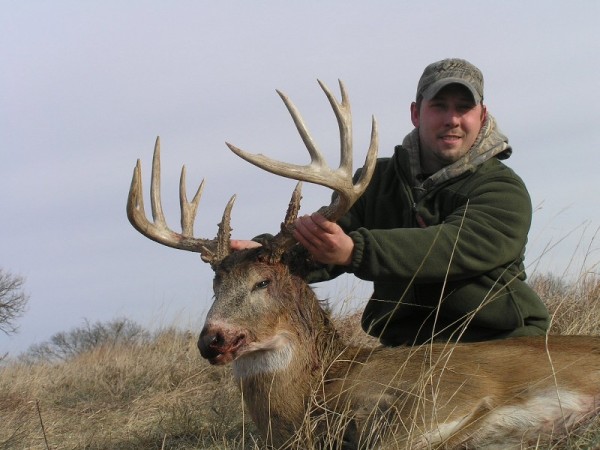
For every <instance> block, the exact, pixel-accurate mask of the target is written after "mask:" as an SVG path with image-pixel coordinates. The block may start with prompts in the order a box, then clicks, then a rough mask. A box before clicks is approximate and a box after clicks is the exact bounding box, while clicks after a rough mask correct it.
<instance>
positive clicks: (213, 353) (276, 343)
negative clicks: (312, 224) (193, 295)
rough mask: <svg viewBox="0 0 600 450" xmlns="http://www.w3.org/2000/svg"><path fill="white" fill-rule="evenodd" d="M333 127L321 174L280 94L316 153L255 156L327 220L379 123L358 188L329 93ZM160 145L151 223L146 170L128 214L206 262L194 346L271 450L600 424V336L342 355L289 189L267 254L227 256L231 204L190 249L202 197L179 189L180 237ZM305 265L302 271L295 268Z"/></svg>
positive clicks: (345, 204) (463, 442)
mask: <svg viewBox="0 0 600 450" xmlns="http://www.w3.org/2000/svg"><path fill="white" fill-rule="evenodd" d="M321 86H322V88H323V90H324V91H325V94H326V95H327V97H328V99H329V101H330V103H331V105H332V107H333V109H334V111H335V115H336V117H337V120H338V124H339V128H340V135H341V141H342V144H341V164H340V167H339V168H338V169H337V170H335V171H333V170H331V169H329V168H328V167H327V166H326V164H325V163H324V160H323V157H322V156H321V154H320V152H319V150H318V149H317V148H316V146H315V144H314V142H313V140H312V138H311V137H310V135H309V134H308V131H307V129H306V127H305V125H304V123H303V121H302V118H301V117H300V115H299V113H298V111H297V110H296V108H295V107H294V105H293V104H292V103H291V102H290V101H289V100H288V99H287V97H285V96H284V95H283V94H281V93H280V95H281V97H282V99H283V101H284V103H285V104H286V106H287V108H288V109H289V111H290V113H291V115H292V117H293V120H294V122H295V123H296V126H297V128H298V131H299V132H300V134H301V136H302V139H303V140H304V142H305V144H306V146H307V148H308V151H309V152H310V155H311V159H312V161H311V164H310V165H309V166H295V165H290V164H283V163H279V162H275V161H272V160H270V159H268V158H266V157H263V156H261V155H250V154H247V153H245V152H244V151H242V150H240V149H238V148H236V147H234V146H232V145H229V144H228V145H229V147H230V148H231V150H232V151H234V152H235V153H236V154H237V155H239V156H241V157H242V158H244V159H246V160H248V161H250V162H251V163H253V164H256V165H258V166H259V167H261V168H263V169H266V170H268V171H271V172H273V173H276V174H279V175H283V176H287V177H290V178H294V179H297V180H304V181H310V182H313V183H319V184H323V185H325V186H329V187H330V188H332V189H334V190H335V191H336V192H337V196H335V199H334V201H333V202H332V204H331V205H329V206H328V207H326V208H322V210H321V212H322V213H323V214H324V215H325V216H326V217H328V218H329V219H331V220H336V219H338V218H339V217H341V215H343V214H344V213H345V212H346V211H347V210H348V209H349V208H350V206H351V205H352V203H353V202H354V201H355V200H356V198H357V197H359V196H360V195H361V193H362V192H363V191H364V189H365V188H366V186H367V184H368V182H369V178H370V176H371V173H372V169H373V165H374V162H375V158H376V152H377V130H376V124H375V121H374V120H373V129H372V135H371V145H370V149H369V151H368V155H367V159H366V163H365V167H364V169H363V171H362V177H361V178H360V180H358V181H357V183H356V184H353V183H352V148H351V147H352V143H351V114H350V105H349V103H348V99H347V96H346V92H345V89H344V87H343V85H342V84H341V83H340V88H341V92H342V101H341V103H338V102H337V100H336V99H335V98H334V97H333V95H332V94H331V92H330V91H329V90H328V89H327V88H326V87H325V86H324V85H321ZM159 158H160V156H159V142H158V140H157V144H156V148H155V154H154V161H153V168H152V186H151V195H152V215H153V219H154V220H153V222H150V221H149V220H148V219H146V216H145V213H144V207H143V200H142V187H141V169H140V165H139V161H138V165H137V167H136V168H135V171H134V175H133V180H132V185H131V191H130V193H129V200H128V204H127V213H128V216H129V220H130V221H131V223H132V224H133V226H134V227H135V228H136V229H137V230H138V231H140V232H141V233H142V234H144V235H145V236H147V237H149V238H150V239H153V240H155V241H157V242H160V243H162V244H165V245H168V246H171V247H174V248H179V249H184V250H189V251H193V252H198V253H200V254H201V256H202V259H203V260H204V261H205V262H209V263H210V264H211V266H212V269H213V270H214V271H215V278H214V294H215V300H214V303H213V305H212V307H211V308H210V311H209V312H208V316H207V318H206V324H205V326H204V328H203V330H202V332H201V334H200V338H199V341H198V347H199V348H200V352H201V354H202V356H203V357H204V358H206V359H208V361H209V362H210V363H211V364H217V365H221V364H227V363H232V365H233V374H234V377H235V378H236V380H237V381H238V382H239V384H240V387H241V390H242V394H243V399H244V402H245V404H246V406H247V408H248V410H249V412H250V414H251V416H252V419H253V420H254V422H255V423H256V425H257V427H258V429H259V430H260V432H261V433H262V435H263V437H264V440H265V443H266V444H267V445H268V446H274V447H277V448H291V447H294V448H336V449H337V448H343V449H358V448H361V449H362V448H381V449H388V448H440V447H441V448H502V449H505V448H521V446H523V445H526V444H528V443H533V444H536V443H539V442H544V441H546V440H548V439H551V438H553V437H556V436H558V435H563V434H564V433H568V432H569V430H571V429H572V428H573V427H574V426H575V425H577V424H580V423H581V422H583V421H584V420H585V419H587V418H589V417H591V416H592V415H593V414H595V413H597V412H598V407H599V404H598V402H599V400H600V338H598V337H584V336H547V337H531V338H514V339H507V340H503V341H492V342H484V343H473V344H452V343H431V344H427V345H422V346H419V347H397V348H385V347H380V348H375V349H373V348H360V347H353V346H347V345H345V344H344V343H343V342H342V340H341V339H340V337H339V335H338V333H337V332H336V330H335V328H334V326H333V325H332V323H331V320H330V318H329V316H328V314H327V313H326V312H325V311H324V309H323V308H322V306H321V304H320V303H319V300H317V298H316V297H315V295H314V293H313V291H312V290H311V289H310V288H309V287H308V286H307V284H306V283H305V282H304V281H303V279H302V278H301V277H300V276H298V274H297V273H296V268H297V264H299V263H302V262H301V261H300V262H299V261H297V258H298V252H294V249H297V245H296V246H295V242H294V240H293V238H291V233H290V231H291V229H292V228H293V223H294V219H295V217H296V213H297V210H298V207H299V197H300V194H299V189H297V190H296V191H295V195H294V197H293V200H292V202H291V203H290V208H289V210H288V214H287V217H286V220H285V222H284V224H283V225H282V228H281V232H280V233H279V234H278V235H276V236H275V237H274V238H273V239H272V240H271V241H270V242H267V243H265V245H264V246H263V247H262V248H258V249H252V250H243V251H238V252H233V253H232V252H231V251H230V246H229V239H230V230H231V229H230V226H229V222H230V213H231V207H232V204H233V198H232V200H231V201H230V202H229V204H228V205H227V208H226V209H225V213H224V214H223V219H222V222H221V223H220V224H219V231H218V234H217V237H216V238H215V239H199V238H194V237H193V230H192V226H193V222H194V216H195V214H196V209H197V206H198V202H199V199H200V194H201V188H202V185H201V186H200V188H199V189H198V193H197V194H196V195H195V197H194V199H193V200H192V202H188V200H187V198H186V194H185V171H184V170H182V178H181V185H180V197H181V210H182V228H183V231H182V233H181V234H180V233H176V232H173V231H171V230H170V229H169V228H168V227H167V225H166V222H165V219H164V216H163V213H162V208H161V203H160V192H159V191H160V187H159V180H160V160H159ZM300 265H301V264H300Z"/></svg>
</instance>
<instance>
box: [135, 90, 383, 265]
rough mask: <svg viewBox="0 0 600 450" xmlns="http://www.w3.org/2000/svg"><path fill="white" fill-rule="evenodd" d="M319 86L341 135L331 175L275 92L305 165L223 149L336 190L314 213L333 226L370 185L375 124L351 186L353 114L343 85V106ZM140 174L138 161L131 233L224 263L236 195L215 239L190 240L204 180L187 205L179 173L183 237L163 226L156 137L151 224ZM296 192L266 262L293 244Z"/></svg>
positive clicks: (278, 172) (299, 121)
mask: <svg viewBox="0 0 600 450" xmlns="http://www.w3.org/2000/svg"><path fill="white" fill-rule="evenodd" d="M319 85H320V86H321V88H322V89H323V91H324V92H325V95H326V96H327V98H328V99H329V103H330V104H331V106H332V108H333V111H334V113H335V116H336V118H337V122H338V126H339V130H340V142H341V145H340V165H339V167H338V168H337V169H335V170H333V169H331V168H330V167H329V166H328V165H327V163H326V162H325V159H324V158H323V155H322V154H321V152H320V151H319V149H318V148H317V146H316V144H315V142H314V140H313V138H312V137H311V136H310V133H309V132H308V129H307V128H306V125H305V124H304V121H303V119H302V117H301V116H300V113H299V112H298V110H297V109H296V107H295V106H294V104H293V103H292V102H291V100H290V99H289V98H288V97H287V96H286V95H284V94H283V93H281V92H280V91H277V93H278V94H279V96H280V97H281V99H282V100H283V102H284V103H285V106H286V107H287V109H288V111H289V112H290V114H291V116H292V119H293V120H294V123H295V124H296V128H297V129H298V132H299V133H300V136H301V137H302V140H303V141H304V144H305V145H306V148H307V149H308V153H309V154H310V157H311V162H310V164H308V165H305V166H300V165H296V164H289V163H282V162H279V161H275V160H273V159H270V158H268V157H266V156H263V155H260V154H258V155H254V154H251V153H247V152H245V151H244V150H241V149H239V148H237V147H235V146H234V145H231V144H229V143H227V146H228V147H229V148H230V149H231V150H232V151H233V152H234V153H235V154H236V155H238V156H239V157H241V158H243V159H245V160H246V161H248V162H250V163H252V164H254V165H256V166H258V167H260V168H261V169H264V170H267V171H269V172H271V173H274V174H276V175H281V176H284V177H287V178H292V179H295V180H299V181H308V182H310V183H316V184H320V185H323V186H326V187H329V188H331V189H333V190H334V191H335V195H333V198H332V201H331V204H329V205H328V206H324V207H322V208H321V209H319V212H320V213H321V214H323V216H325V217H326V218H327V219H329V220H331V221H337V220H339V219H340V218H341V217H342V216H343V215H344V214H345V213H346V212H347V211H348V210H349V209H350V208H351V207H352V205H353V204H354V202H355V201H356V200H357V199H358V198H359V197H360V196H361V195H362V193H363V192H364V191H365V189H366V188H367V185H368V184H369V181H370V180H371V176H372V175H373V171H374V169H375V162H376V159H377V148H378V139H377V122H376V121H375V118H374V117H373V119H372V127H371V142H370V145H369V150H368V152H367V157H366V160H365V164H364V166H363V169H362V171H361V174H360V176H359V178H358V180H357V181H356V183H354V182H353V180H352V172H353V168H352V113H351V112H350V103H349V101H348V95H347V93H346V89H345V87H344V85H343V83H342V82H341V81H340V82H339V85H340V90H341V93H342V101H341V103H338V101H337V100H336V99H335V97H334V96H333V94H332V93H331V91H330V90H329V89H328V88H327V86H325V84H323V83H322V82H321V81H319ZM141 172H142V169H141V165H140V161H139V160H138V162H137V165H136V167H135V169H134V172H133V179H132V180H131V188H130V190H129V197H128V200H127V217H128V218H129V221H130V222H131V224H132V225H133V226H134V228H135V229H136V230H138V231H139V232H140V233H142V234H143V235H144V236H146V237H148V238H150V239H152V240H154V241H156V242H159V243H161V244H163V245H167V246H169V247H173V248H178V249H182V250H188V251H192V252H197V253H200V255H201V256H202V259H203V260H204V261H205V262H208V263H210V264H211V266H212V267H213V269H214V268H215V267H216V266H217V265H218V264H219V263H220V262H221V261H222V260H223V258H225V257H226V256H227V255H228V254H229V253H230V252H231V249H230V244H229V240H230V235H231V226H230V217H231V208H232V207H233V202H234V200H235V196H233V197H231V199H230V200H229V203H228V204H227V206H226V208H225V212H224V213H223V219H222V220H221V223H220V224H219V231H218V233H217V237H216V238H215V239H201V238H195V237H193V234H194V231H193V227H194V220H195V218H196V211H197V209H198V203H199V202H200V197H201V196H202V190H203V188H204V181H202V183H201V184H200V187H199V188H198V191H197V192H196V195H194V198H193V200H192V201H191V202H188V200H187V195H186V189H185V166H183V168H182V169H181V180H180V183H179V199H180V207H181V228H182V232H181V233H176V232H174V231H172V230H171V229H170V228H169V227H168V226H167V223H166V220H165V217H164V214H163V211H162V205H161V200H160V139H159V138H157V139H156V145H155V147H154V158H153V161H152V182H151V186H150V193H151V203H152V219H153V222H150V221H149V220H148V219H147V218H146V213H145V211H144V201H143V195H142V181H141V178H142V175H141ZM300 187H301V183H298V186H297V187H296V189H295V190H294V194H293V196H292V200H291V201H290V205H289V208H288V212H287V215H286V218H285V221H284V222H283V223H282V225H281V231H280V232H279V233H278V234H277V235H276V236H275V237H274V239H273V240H272V241H271V242H270V243H269V244H268V247H269V251H270V258H269V259H271V260H277V259H279V258H281V255H283V253H284V252H285V251H286V250H288V249H289V248H290V247H291V246H293V245H294V244H295V243H296V241H295V240H294V238H293V236H292V231H293V229H294V222H295V219H296V217H297V214H298V210H299V209H300V198H301V195H300Z"/></svg>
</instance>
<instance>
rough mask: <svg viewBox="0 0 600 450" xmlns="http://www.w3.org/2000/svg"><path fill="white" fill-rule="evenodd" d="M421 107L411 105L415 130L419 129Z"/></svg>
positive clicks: (414, 104) (413, 103)
mask: <svg viewBox="0 0 600 450" xmlns="http://www.w3.org/2000/svg"><path fill="white" fill-rule="evenodd" d="M419 118H420V116H419V105H417V103H416V102H412V103H411V104H410V120H411V122H412V124H413V125H414V126H415V128H418V127H419Z"/></svg>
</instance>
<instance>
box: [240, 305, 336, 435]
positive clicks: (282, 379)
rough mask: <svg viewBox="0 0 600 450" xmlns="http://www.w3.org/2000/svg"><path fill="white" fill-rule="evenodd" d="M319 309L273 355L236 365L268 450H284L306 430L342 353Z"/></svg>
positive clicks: (276, 344) (281, 338)
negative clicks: (281, 449) (326, 376)
mask: <svg viewBox="0 0 600 450" xmlns="http://www.w3.org/2000/svg"><path fill="white" fill-rule="evenodd" d="M317 307H318V309H317V310H315V311H312V313H311V314H304V315H302V316H303V317H302V322H303V323H304V324H305V325H306V324H307V323H308V324H309V326H308V327H302V326H301V325H300V324H295V325H294V327H293V328H295V330H294V331H295V332H294V331H292V330H288V331H284V332H281V333H279V334H278V336H277V338H276V339H273V344H272V347H271V348H270V349H269V351H265V352H256V354H253V355H248V356H251V358H249V357H245V358H240V359H239V360H236V361H234V365H233V373H234V376H235V378H236V379H237V381H238V382H239V386H240V389H241V392H242V396H243V399H244V403H245V404H246V407H247V408H248V411H249V413H250V415H251V417H252V420H253V421H254V423H255V424H256V425H257V427H258V428H259V430H260V431H261V433H262V435H263V436H264V437H265V439H266V440H267V443H269V444H273V445H276V446H282V445H283V444H285V442H286V441H287V440H288V439H291V438H292V436H293V435H294V433H295V431H297V430H298V429H299V428H300V427H301V426H302V423H303V421H304V420H305V418H306V415H307V412H308V411H309V406H310V401H311V398H312V397H313V395H314V394H315V391H316V390H317V389H318V386H319V385H320V384H321V383H322V382H323V373H324V371H325V370H326V369H327V368H328V367H329V366H330V363H331V361H333V360H334V359H335V358H336V357H338V356H339V355H340V354H341V353H342V352H343V344H342V342H341V340H340V338H339V337H338V335H337V332H336V331H335V329H334V328H333V325H332V324H331V323H330V321H329V317H328V316H327V314H326V313H325V312H324V311H323V310H322V309H321V308H320V306H318V305H317ZM305 313H306V311H305ZM309 315H312V319H311V320H309V321H306V320H305V319H306V317H309ZM299 330H300V331H299ZM252 358H254V359H252Z"/></svg>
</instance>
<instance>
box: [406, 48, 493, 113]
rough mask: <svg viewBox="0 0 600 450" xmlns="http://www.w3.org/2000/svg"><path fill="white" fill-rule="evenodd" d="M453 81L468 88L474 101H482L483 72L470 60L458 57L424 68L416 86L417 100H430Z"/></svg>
mask: <svg viewBox="0 0 600 450" xmlns="http://www.w3.org/2000/svg"><path fill="white" fill-rule="evenodd" d="M453 83H458V84H462V85H463V86H465V87H466V88H467V89H469V91H470V92H471V94H472V95H473V99H474V100H475V103H481V102H482V101H483V74H482V73H481V71H480V70H479V69H478V68H477V67H475V66H474V65H473V64H471V63H470V62H468V61H465V60H464V59H458V58H451V59H443V60H442V61H438V62H434V63H432V64H429V65H428V66H427V67H426V68H425V70H424V71H423V75H421V78H420V79H419V84H418V86H417V100H418V99H419V98H420V97H422V98H423V99H425V100H431V99H432V98H433V97H435V95H436V94H437V93H438V92H439V91H440V89H442V88H443V87H445V86H448V85H449V84H453Z"/></svg>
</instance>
